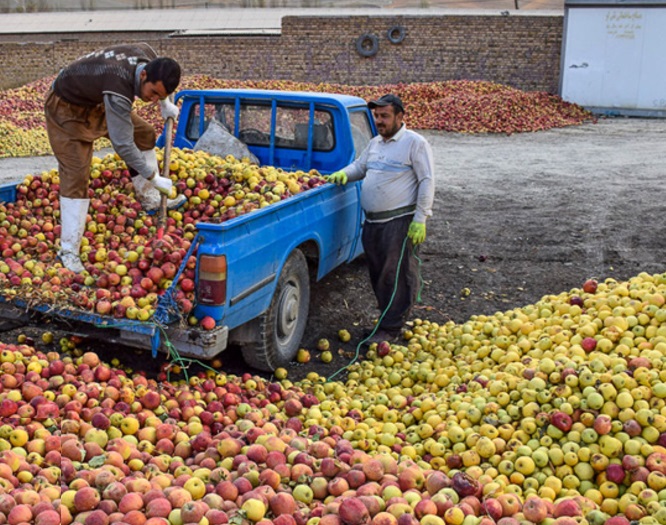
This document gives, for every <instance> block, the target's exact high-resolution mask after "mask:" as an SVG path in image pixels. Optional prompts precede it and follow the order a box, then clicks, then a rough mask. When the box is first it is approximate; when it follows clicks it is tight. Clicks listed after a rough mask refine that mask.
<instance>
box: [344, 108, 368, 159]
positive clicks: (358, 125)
mask: <svg viewBox="0 0 666 525" xmlns="http://www.w3.org/2000/svg"><path fill="white" fill-rule="evenodd" d="M349 121H350V123H351V133H352V140H353V141H354V150H355V151H354V158H356V159H357V158H359V156H360V155H361V152H362V151H363V150H364V149H365V147H366V146H367V145H368V142H370V139H371V138H372V127H371V126H370V121H369V120H368V112H367V111H365V110H362V111H353V112H351V113H350V114H349Z"/></svg>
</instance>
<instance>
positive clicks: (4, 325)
mask: <svg viewBox="0 0 666 525" xmlns="http://www.w3.org/2000/svg"><path fill="white" fill-rule="evenodd" d="M29 323H30V314H29V313H28V312H26V311H25V309H22V308H18V307H16V306H14V305H11V304H6V303H0V332H6V331H8V330H14V329H15V328H20V327H22V326H25V325H27V324H29Z"/></svg>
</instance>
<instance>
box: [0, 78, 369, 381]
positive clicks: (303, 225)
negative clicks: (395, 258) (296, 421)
mask: <svg viewBox="0 0 666 525" xmlns="http://www.w3.org/2000/svg"><path fill="white" fill-rule="evenodd" d="M176 101H179V102H180V106H181V111H180V117H179V120H178V125H177V128H176V130H175V135H174V142H173V144H174V146H175V147H178V148H194V147H195V146H196V144H197V141H198V140H199V139H200V137H202V135H203V134H204V132H205V131H206V129H207V127H208V125H209V123H210V122H211V121H212V119H216V120H217V121H218V122H220V123H222V124H223V125H224V126H225V127H226V129H227V130H228V131H229V133H230V134H232V135H233V136H234V137H236V138H238V139H239V140H240V141H242V142H243V143H244V144H246V145H247V147H248V148H249V150H250V151H251V153H252V154H254V155H255V156H256V157H257V159H258V160H259V163H260V164H261V165H270V166H275V167H279V168H283V169H285V170H303V171H309V170H311V169H315V170H317V171H319V172H320V173H322V174H329V173H332V172H334V171H336V170H339V169H341V168H343V167H344V166H346V165H347V164H349V163H350V162H351V161H353V160H354V159H355V158H356V157H357V156H358V155H359V154H360V152H361V151H362V150H363V148H364V147H365V145H366V144H367V143H368V141H369V140H370V139H371V138H372V137H373V136H374V135H375V134H376V128H375V124H374V120H373V118H372V114H371V112H370V110H369V108H368V107H367V104H366V103H365V101H364V100H363V99H361V98H358V97H353V96H346V95H337V94H329V93H310V92H283V91H267V90H188V91H181V92H179V93H178V94H177V96H176ZM163 145H164V136H162V137H160V140H159V141H158V146H163ZM360 185H361V183H360V182H357V183H353V184H348V185H346V186H343V187H338V186H334V185H331V184H325V185H323V186H320V187H317V188H314V189H312V190H309V191H306V192H303V193H300V194H298V195H296V196H294V197H290V198H288V199H284V200H282V201H280V202H277V203H275V204H272V205H271V206H267V207H265V208H262V209H260V210H256V211H254V212H252V213H249V214H246V215H242V216H239V217H236V218H234V219H230V220H227V221H225V222H222V223H204V222H200V223H198V224H197V230H198V246H197V270H196V273H197V277H196V294H197V298H196V303H195V306H194V314H195V316H196V317H198V318H202V317H203V316H211V317H213V318H214V319H215V321H216V323H217V327H216V328H215V329H214V330H212V331H203V330H200V329H198V328H183V327H182V326H180V325H179V324H178V323H172V324H167V326H166V327H158V326H157V325H156V324H155V323H150V322H145V323H141V322H138V321H137V322H130V323H128V322H127V321H123V322H121V323H118V325H117V327H114V323H115V320H113V319H104V318H101V317H100V316H97V315H94V314H89V313H86V314H83V313H80V312H76V311H75V310H74V311H69V310H68V311H63V312H53V311H52V310H49V309H46V308H45V309H44V312H48V313H49V314H55V315H63V316H65V317H68V318H69V319H73V320H76V321H78V322H82V325H83V328H81V329H80V330H81V331H83V332H85V333H88V335H94V331H95V329H96V327H98V326H99V325H100V323H103V324H104V325H105V328H104V329H103V330H102V332H101V336H102V337H103V338H104V339H105V340H106V341H113V342H117V343H120V344H124V345H127V346H132V347H137V348H152V350H153V353H155V352H156V351H157V350H158V349H161V350H165V347H164V337H162V340H161V342H160V336H159V334H160V333H162V335H164V334H166V337H167V338H168V340H169V341H170V343H171V344H172V345H173V346H174V347H175V348H176V349H177V350H178V352H179V353H180V354H181V355H184V356H189V357H197V358H204V359H210V358H213V357H214V356H216V355H217V354H218V353H220V352H221V351H222V350H224V349H225V348H227V346H228V345H229V344H232V343H233V344H237V345H240V347H241V349H242V353H243V358H244V360H245V361H246V363H247V364H249V365H250V366H252V367H254V368H257V369H260V370H266V371H270V370H274V369H275V368H277V367H280V366H284V365H286V364H287V363H288V362H290V361H291V360H293V358H294V357H295V355H296V353H297V351H298V348H299V345H300V342H301V339H302V337H303V334H304V331H305V326H306V323H307V317H308V310H309V301H310V282H311V278H312V279H316V280H319V279H321V278H323V277H324V276H325V275H326V274H328V273H329V272H330V271H332V270H333V269H334V268H336V267H337V266H339V265H341V264H343V263H346V262H349V261H351V260H353V259H354V258H355V257H356V256H358V255H359V254H360V253H361V252H362V247H361V242H360V230H361V225H362V211H361V207H360V189H361V188H360ZM2 197H3V193H2V189H1V188H0V200H3V199H2ZM5 200H7V199H6V198H5ZM37 309H39V307H38V308H37ZM156 336H157V337H156ZM156 341H157V343H156ZM156 346H159V347H160V348H156Z"/></svg>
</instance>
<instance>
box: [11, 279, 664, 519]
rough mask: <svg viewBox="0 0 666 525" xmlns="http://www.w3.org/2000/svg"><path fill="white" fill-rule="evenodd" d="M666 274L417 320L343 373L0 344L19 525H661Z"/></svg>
mask: <svg viewBox="0 0 666 525" xmlns="http://www.w3.org/2000/svg"><path fill="white" fill-rule="evenodd" d="M665 297H666V274H661V275H648V274H645V273H641V274H639V275H638V276H636V277H634V278H632V279H630V280H629V281H626V282H618V281H615V280H612V279H607V280H606V281H604V282H601V283H597V282H596V281H594V280H589V281H587V282H586V283H585V284H584V286H583V287H582V288H581V289H573V290H571V291H570V292H566V293H560V294H558V295H549V296H545V297H543V298H542V299H541V300H540V301H538V302H537V303H535V304H530V305H526V306H524V307H520V308H515V309H513V310H509V311H506V312H497V313H496V314H494V315H478V316H473V317H471V318H470V319H469V320H468V321H467V322H465V323H462V324H455V323H453V322H449V323H447V324H445V325H437V324H435V323H432V322H429V321H427V320H420V319H415V320H413V321H412V323H411V325H412V326H411V328H410V330H409V331H408V332H406V333H405V335H404V340H403V341H402V344H400V345H398V344H394V345H389V344H388V343H381V344H379V345H373V346H372V347H370V349H369V351H368V354H367V359H366V360H364V361H362V362H358V363H355V364H354V365H353V366H352V367H351V368H350V370H349V373H348V377H347V379H346V381H345V382H335V381H326V380H325V379H324V378H321V377H319V376H318V375H317V374H316V373H314V372H311V373H310V374H309V375H308V376H307V378H306V379H304V380H303V381H300V382H298V383H295V384H294V383H292V382H290V381H289V380H288V379H287V378H284V379H282V380H279V381H278V380H267V379H262V378H260V377H257V376H252V375H250V374H243V375H242V376H240V377H237V376H232V375H225V374H224V373H217V372H215V371H213V370H211V371H209V372H204V373H200V374H199V375H196V376H192V377H190V378H189V379H188V380H185V379H183V380H180V381H177V382H167V381H166V379H167V377H166V376H165V375H164V374H162V375H161V376H160V377H158V378H156V379H149V378H146V377H145V376H144V375H141V374H135V373H132V372H131V371H128V370H123V369H119V368H116V367H114V366H111V365H107V364H105V363H103V362H100V360H99V358H98V356H97V355H96V354H94V353H91V352H83V351H82V350H80V349H79V348H78V347H77V346H76V340H74V339H71V340H68V339H66V338H63V339H62V340H61V347H62V348H64V349H68V350H67V351H65V352H64V353H63V354H59V353H56V352H48V353H45V352H44V351H42V350H40V349H39V345H37V348H35V345H34V344H33V346H29V345H27V344H25V341H24V342H23V344H0V386H1V390H0V522H1V523H8V524H10V525H19V524H23V523H35V524H37V525H55V524H56V523H61V524H62V525H69V524H70V523H82V524H84V525H98V524H102V525H106V524H111V523H118V524H128V525H181V524H191V523H197V524H200V525H219V524H224V523H234V524H243V525H252V524H260V525H269V524H271V523H273V524H276V525H368V524H369V525H495V524H496V525H520V524H530V523H533V524H542V525H574V524H586V523H587V524H592V525H602V524H604V523H605V524H606V525H628V524H629V523H640V524H663V523H666V304H665V303H666V300H665Z"/></svg>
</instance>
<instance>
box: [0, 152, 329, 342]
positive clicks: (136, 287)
mask: <svg viewBox="0 0 666 525" xmlns="http://www.w3.org/2000/svg"><path fill="white" fill-rule="evenodd" d="M161 155H162V152H161V151H158V157H161ZM160 162H161V158H160ZM170 173H171V178H172V180H173V181H174V183H175V187H176V188H177V190H178V192H179V193H181V194H183V195H185V196H186V197H187V198H188V200H187V203H186V204H185V205H184V207H183V208H181V209H180V210H172V211H170V212H169V216H168V218H167V221H166V228H165V235H164V238H163V239H162V240H159V241H158V240H157V239H156V226H157V215H147V214H146V213H144V212H143V211H142V209H141V204H140V203H139V202H138V201H137V200H136V198H135V196H134V189H133V186H132V182H131V177H130V176H129V172H128V170H127V169H126V167H125V164H124V163H123V162H122V161H121V160H120V159H119V158H118V157H117V156H116V155H114V154H109V155H107V156H106V157H104V158H103V159H100V158H94V159H93V163H92V166H91V183H90V188H89V196H90V208H89V220H88V221H87V222H86V231H85V233H84V238H83V243H82V248H81V251H82V256H83V258H84V266H85V267H86V270H87V272H86V273H84V274H78V275H77V274H74V273H72V272H70V271H69V270H67V269H66V268H63V267H62V266H61V264H60V263H59V262H58V261H57V260H56V253H57V251H58V249H59V237H60V221H59V216H60V213H61V210H60V209H59V200H58V193H59V182H60V181H59V177H58V173H57V170H53V171H51V172H44V173H42V174H41V175H28V176H27V177H26V178H25V179H24V181H23V182H22V183H21V184H20V185H19V186H18V188H17V199H16V202H14V203H4V204H2V203H0V296H2V297H4V298H5V299H9V300H11V299H21V300H23V301H24V302H25V303H27V304H32V303H38V304H47V305H54V306H59V307H65V308H71V307H75V308H78V309H82V310H86V311H94V312H96V313H98V314H101V315H113V316H115V317H118V318H128V319H132V320H140V321H146V320H148V319H150V318H151V317H152V315H153V313H154V311H155V307H156V304H157V302H158V299H159V298H160V296H161V295H162V294H163V293H164V292H165V291H166V290H167V289H169V288H170V287H171V285H172V283H173V279H174V278H175V277H176V275H177V272H178V269H179V268H180V267H181V264H183V260H184V258H185V257H186V255H187V251H188V249H189V248H190V244H191V241H192V239H193V238H194V235H195V224H196V223H197V222H198V221H216V222H224V221H226V220H228V219H231V218H233V217H237V216H240V215H244V214H246V213H250V212H251V211H253V210H255V209H259V208H262V207H265V206H268V205H270V204H273V203H275V202H279V201H281V200H282V199H286V198H288V197H291V196H293V195H296V194H298V193H300V192H302V191H306V190H309V189H312V188H316V187H318V186H320V185H322V184H325V180H324V178H323V177H321V176H320V175H319V174H318V173H317V172H315V171H313V172H311V173H305V172H302V171H296V172H284V171H282V170H281V169H277V168H273V167H261V168H259V167H258V166H256V165H253V164H249V163H248V162H246V161H243V160H236V159H235V158H233V157H231V156H229V157H227V158H220V157H216V156H213V155H209V154H207V153H205V152H201V151H198V152H194V151H191V150H180V149H177V148H175V149H173V150H172V155H171V160H170ZM184 264H185V267H184V270H183V272H182V273H181V274H180V276H179V278H178V282H177V283H176V288H175V290H176V293H175V296H174V297H175V301H176V303H177V305H178V308H179V311H180V313H181V314H182V315H183V316H185V317H187V315H188V314H189V313H190V312H191V310H192V306H193V301H194V279H195V275H194V274H195V266H196V257H195V256H194V255H190V258H189V260H188V261H187V262H186V263H184ZM204 319H205V318H204ZM189 321H190V322H191V323H192V324H194V323H196V322H197V321H196V319H194V318H193V317H190V319H189ZM206 321H207V322H206V323H203V326H204V328H208V329H210V328H211V327H214V323H212V326H211V323H210V321H211V319H210V318H209V319H207V320H206Z"/></svg>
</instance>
